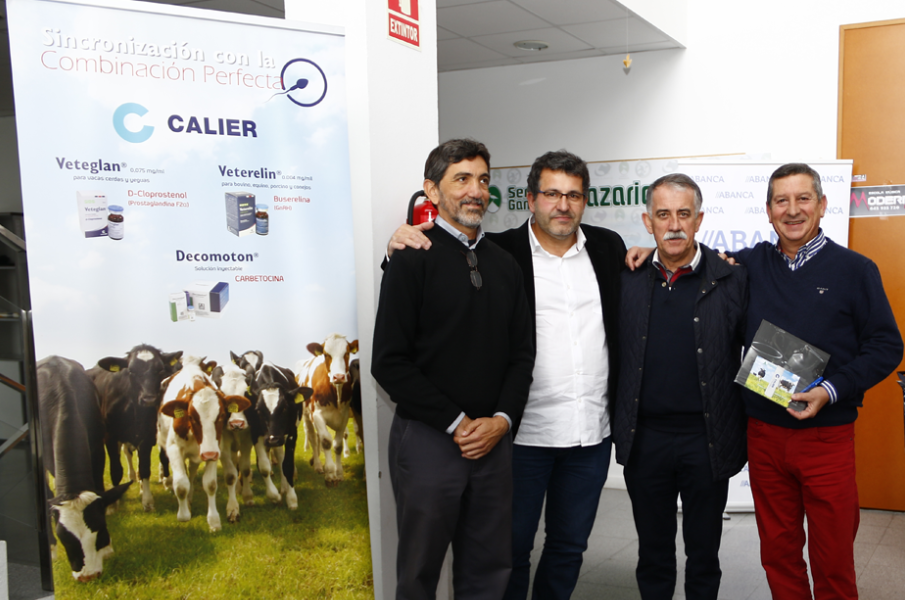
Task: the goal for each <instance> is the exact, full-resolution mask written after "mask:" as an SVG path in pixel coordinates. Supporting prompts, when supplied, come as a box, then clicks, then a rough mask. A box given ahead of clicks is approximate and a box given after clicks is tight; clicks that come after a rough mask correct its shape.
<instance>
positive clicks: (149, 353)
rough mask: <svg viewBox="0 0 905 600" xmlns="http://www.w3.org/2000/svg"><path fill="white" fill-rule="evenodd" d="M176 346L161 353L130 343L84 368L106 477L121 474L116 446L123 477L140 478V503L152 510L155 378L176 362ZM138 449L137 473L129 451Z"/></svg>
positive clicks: (115, 481) (116, 481) (115, 477)
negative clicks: (121, 353)
mask: <svg viewBox="0 0 905 600" xmlns="http://www.w3.org/2000/svg"><path fill="white" fill-rule="evenodd" d="M181 356H182V352H181V351H179V352H169V353H164V352H161V351H160V350H158V349H157V348H155V347H153V346H148V345H144V344H142V345H139V346H135V347H134V348H132V350H131V351H129V353H128V354H127V355H126V357H125V358H119V357H113V356H110V357H107V358H102V359H101V360H99V361H97V366H96V367H93V368H91V369H89V370H88V376H89V377H91V379H92V380H93V381H94V385H95V386H96V387H97V392H98V396H99V397H100V401H101V413H102V414H103V418H104V424H105V426H106V439H105V444H106V446H107V456H108V457H109V458H110V481H111V482H112V483H113V485H114V486H115V485H117V484H119V482H120V481H122V478H123V465H122V462H121V460H120V457H119V455H120V450H121V449H125V452H126V462H127V464H128V466H129V479H130V480H132V481H138V480H139V479H140V480H141V505H142V507H143V508H144V509H145V511H147V512H150V511H152V510H154V498H153V496H151V486H150V484H149V481H150V478H151V448H153V446H154V444H155V442H156V440H157V410H158V408H159V407H160V383H161V382H162V381H163V380H164V379H166V378H167V377H169V376H170V375H172V374H173V373H175V372H176V371H178V370H179V369H180V368H181V365H180V363H179V359H180V357H181ZM136 450H137V451H138V474H137V475H136V473H135V468H134V467H133V465H132V453H133V452H135V451H136Z"/></svg>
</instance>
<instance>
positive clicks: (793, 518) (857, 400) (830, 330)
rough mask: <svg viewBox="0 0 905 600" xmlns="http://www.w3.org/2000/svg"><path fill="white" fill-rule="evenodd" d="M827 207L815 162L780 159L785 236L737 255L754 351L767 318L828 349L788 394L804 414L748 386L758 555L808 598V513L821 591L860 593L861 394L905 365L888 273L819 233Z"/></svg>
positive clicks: (776, 211)
mask: <svg viewBox="0 0 905 600" xmlns="http://www.w3.org/2000/svg"><path fill="white" fill-rule="evenodd" d="M826 206H827V199H826V196H825V195H824V194H823V190H822V188H821V185H820V176H819V175H818V174H817V172H816V171H814V169H812V168H811V167H809V166H808V165H805V164H798V163H792V164H787V165H783V166H781V167H780V168H778V169H777V170H776V171H775V172H774V173H773V175H772V176H771V177H770V183H769V187H768V190H767V214H768V215H769V218H770V223H771V224H772V225H773V229H774V230H775V231H776V234H777V235H778V236H779V243H778V244H776V245H774V244H771V243H769V242H761V243H760V244H758V245H757V246H755V247H753V248H747V249H744V250H741V251H739V252H735V253H733V254H732V256H733V257H734V258H735V259H736V260H737V261H738V262H739V263H741V264H742V265H744V266H745V267H746V268H747V269H748V276H749V278H750V290H751V297H750V302H749V304H748V331H747V334H746V346H750V344H751V341H752V340H753V338H754V334H755V332H756V331H757V328H758V327H759V326H760V324H761V321H762V320H767V321H769V322H770V323H772V324H774V325H776V326H777V327H779V328H781V329H784V330H786V331H788V332H789V333H791V334H793V335H795V336H797V337H799V338H801V339H803V340H805V341H806V342H808V343H810V344H813V345H814V346H817V347H818V348H820V349H822V350H825V351H826V352H828V353H829V354H830V360H829V363H828V364H827V366H826V369H825V370H824V373H823V376H824V381H823V382H822V383H821V384H820V385H818V386H817V387H815V388H814V389H812V390H811V391H808V392H805V393H798V394H793V395H792V400H797V401H799V402H804V403H806V405H807V406H806V408H805V409H804V410H802V411H801V412H797V411H795V410H793V409H791V408H789V409H785V408H783V407H781V406H779V405H778V404H775V403H773V402H771V401H769V400H767V399H766V398H764V397H762V396H760V395H757V394H755V393H753V392H751V391H749V390H743V397H744V399H745V406H746V409H747V413H748V416H749V421H748V460H749V475H750V478H751V491H752V493H753V495H754V507H755V516H756V518H757V527H758V532H759V534H760V541H761V562H762V563H763V566H764V569H765V570H766V572H767V580H768V582H769V584H770V590H771V591H772V593H773V598H774V600H800V599H801V598H811V597H812V596H811V589H810V584H809V582H808V573H807V565H806V564H805V561H804V558H803V557H802V549H803V547H804V543H805V531H804V525H803V520H804V517H805V516H807V521H808V535H807V541H808V555H809V557H810V564H811V572H812V574H813V577H814V597H816V598H818V599H821V600H822V599H824V598H845V599H849V598H857V597H858V589H857V586H856V585H855V564H854V546H853V544H854V540H855V535H856V534H857V532H858V523H859V519H860V510H859V505H858V489H857V485H856V483H855V446H854V432H855V426H854V421H855V419H857V417H858V407H859V406H861V401H862V399H863V397H864V392H865V391H867V390H868V389H869V388H871V387H873V386H874V385H876V384H878V383H879V382H880V381H882V380H883V379H884V378H885V377H886V376H887V375H889V374H890V373H891V372H892V371H893V370H894V369H895V368H896V367H897V366H898V365H899V363H900V361H901V360H902V351H903V346H902V337H901V335H900V334H899V329H898V327H897V326H896V321H895V318H894V317H893V313H892V309H891V307H890V305H889V301H888V300H887V298H886V293H885V292H884V290H883V284H882V282H881V281H880V272H879V270H878V269H877V266H876V265H875V264H874V263H873V261H871V260H870V259H868V258H866V257H864V256H862V255H860V254H858V253H856V252H853V251H851V250H848V249H847V248H844V247H842V246H839V245H838V244H836V243H834V242H833V241H832V240H830V239H828V238H827V237H826V236H825V235H824V234H823V231H822V230H821V229H820V218H821V217H822V216H823V214H824V212H825V211H826Z"/></svg>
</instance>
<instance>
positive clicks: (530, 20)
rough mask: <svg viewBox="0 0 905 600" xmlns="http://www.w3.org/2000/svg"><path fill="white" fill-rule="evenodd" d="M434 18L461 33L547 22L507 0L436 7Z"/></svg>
mask: <svg viewBox="0 0 905 600" xmlns="http://www.w3.org/2000/svg"><path fill="white" fill-rule="evenodd" d="M437 22H438V23H442V26H443V28H444V29H449V30H450V31H452V32H453V33H457V34H459V35H461V36H462V37H472V36H476V35H489V34H491V33H505V32H507V31H524V30H528V29H541V28H543V27H546V26H547V25H549V23H547V22H546V21H543V20H541V19H539V18H537V17H535V16H534V15H532V14H531V13H529V12H528V11H526V10H525V9H523V8H520V7H518V6H516V5H515V4H513V3H512V2H509V1H508V0H495V1H494V2H482V3H480V4H465V5H462V6H452V7H449V8H438V9H437Z"/></svg>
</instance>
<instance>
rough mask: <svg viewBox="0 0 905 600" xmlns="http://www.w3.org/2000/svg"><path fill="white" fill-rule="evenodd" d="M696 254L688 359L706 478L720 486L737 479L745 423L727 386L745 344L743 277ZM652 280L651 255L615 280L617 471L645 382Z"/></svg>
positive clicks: (707, 253) (735, 388) (733, 387)
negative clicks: (696, 390) (699, 266)
mask: <svg viewBox="0 0 905 600" xmlns="http://www.w3.org/2000/svg"><path fill="white" fill-rule="evenodd" d="M701 252H702V253H703V254H704V264H703V270H704V273H703V277H702V278H701V288H700V291H701V293H700V294H698V297H697V301H696V302H695V309H694V337H695V339H694V342H695V346H696V347H697V348H698V352H697V355H696V356H695V358H696V360H697V363H698V373H697V374H698V378H699V381H700V382H701V385H700V389H701V400H702V402H703V406H704V408H703V410H704V424H705V426H706V428H707V440H708V442H709V446H708V452H709V453H710V467H711V471H712V473H713V480H714V481H722V480H724V479H728V478H729V477H732V476H733V475H735V474H736V473H738V472H739V470H741V468H742V467H743V466H745V462H746V461H747V441H746V440H747V438H746V437H745V428H746V425H747V417H745V406H744V403H743V402H742V397H741V390H742V387H741V386H740V385H738V384H736V383H735V375H736V373H738V370H739V366H740V365H741V350H742V345H743V344H744V340H745V322H746V318H745V315H746V311H747V306H748V274H747V272H746V271H745V268H744V267H741V266H730V265H729V264H728V263H726V262H725V261H723V260H722V259H721V258H720V257H719V255H717V253H716V252H714V251H713V250H711V249H710V248H708V247H707V246H705V245H703V244H701ZM657 282H658V280H657V269H656V267H654V266H653V254H651V255H650V257H648V259H647V261H646V262H645V263H644V266H642V267H640V268H638V269H635V270H634V271H628V270H626V271H625V272H624V273H623V274H622V308H621V311H620V325H619V326H620V328H621V329H622V333H623V335H622V338H621V343H622V354H621V357H622V377H621V379H620V380H619V382H620V387H619V392H618V394H617V395H616V398H615V400H614V401H613V402H612V405H614V406H615V407H616V420H615V422H614V426H613V443H614V444H615V446H616V462H618V463H619V464H620V465H624V464H626V462H628V459H629V455H630V454H631V451H632V443H633V442H634V439H635V430H636V428H637V427H638V407H639V402H638V398H639V397H640V395H641V386H642V384H643V377H644V376H645V375H643V374H642V371H641V368H642V367H643V366H644V356H645V352H646V350H647V331H648V323H649V322H650V305H651V294H652V293H653V288H654V285H656V284H657ZM646 376H649V377H656V374H653V375H651V374H649V373H648V374H646Z"/></svg>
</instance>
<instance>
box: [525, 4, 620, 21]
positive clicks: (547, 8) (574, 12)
mask: <svg viewBox="0 0 905 600" xmlns="http://www.w3.org/2000/svg"><path fill="white" fill-rule="evenodd" d="M512 2H513V3H515V4H518V5H519V6H521V7H522V8H524V9H526V10H529V11H531V12H532V13H534V14H535V15H537V16H538V17H540V18H541V19H544V20H545V21H547V22H548V23H552V24H553V25H572V24H575V23H587V22H589V21H607V20H609V19H619V18H622V19H624V18H625V16H626V14H627V12H628V11H627V10H626V9H625V7H623V6H622V5H621V4H618V3H616V2H611V1H610V0H556V1H555V2H551V0H512Z"/></svg>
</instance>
